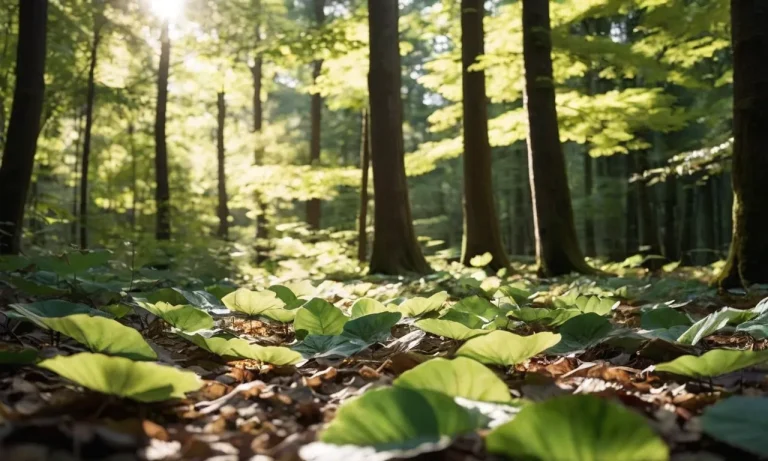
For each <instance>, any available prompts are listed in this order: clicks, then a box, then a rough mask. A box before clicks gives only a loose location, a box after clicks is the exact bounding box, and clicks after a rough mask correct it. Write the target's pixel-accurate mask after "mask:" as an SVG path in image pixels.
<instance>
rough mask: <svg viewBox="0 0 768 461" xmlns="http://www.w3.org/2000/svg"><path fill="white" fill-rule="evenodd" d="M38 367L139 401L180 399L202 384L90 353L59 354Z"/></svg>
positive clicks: (160, 368)
mask: <svg viewBox="0 0 768 461" xmlns="http://www.w3.org/2000/svg"><path fill="white" fill-rule="evenodd" d="M38 366H40V367H41V368H45V369H46V370H50V371H52V372H54V373H56V374H58V375H60V376H62V377H64V378H66V379H68V380H70V381H72V382H74V383H76V384H78V385H80V386H83V387H85V388H88V389H91V390H93V391H96V392H101V393H103V394H110V395H116V396H118V397H125V398H129V399H132V400H136V401H138V402H160V401H163V400H168V399H174V398H177V399H181V398H184V396H185V394H186V393H187V392H193V391H196V390H198V389H200V386H201V385H202V382H201V381H200V378H199V377H198V376H197V375H196V374H194V373H192V372H189V371H182V370H177V369H176V368H173V367H169V366H164V365H158V364H156V363H150V362H134V361H133V360H130V359H126V358H123V357H110V356H107V355H102V354H92V353H89V352H83V353H80V354H76V355H70V356H68V357H65V356H62V355H60V356H57V357H54V358H52V359H48V360H44V361H42V362H40V363H39V364H38Z"/></svg>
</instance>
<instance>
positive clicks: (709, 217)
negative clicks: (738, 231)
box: [699, 177, 718, 264]
mask: <svg viewBox="0 0 768 461" xmlns="http://www.w3.org/2000/svg"><path fill="white" fill-rule="evenodd" d="M714 192H715V191H714V182H713V178H711V177H710V178H709V179H708V180H707V182H706V184H704V185H702V186H701V187H700V188H699V193H700V194H701V211H702V213H701V214H702V225H701V226H700V229H701V242H702V245H703V248H702V249H703V250H704V251H703V252H702V261H701V262H702V264H712V263H713V262H715V261H717V259H718V258H717V257H716V256H715V255H716V254H717V242H716V240H715V239H716V235H715V227H716V226H717V224H718V221H717V217H716V216H717V215H716V214H715V197H714Z"/></svg>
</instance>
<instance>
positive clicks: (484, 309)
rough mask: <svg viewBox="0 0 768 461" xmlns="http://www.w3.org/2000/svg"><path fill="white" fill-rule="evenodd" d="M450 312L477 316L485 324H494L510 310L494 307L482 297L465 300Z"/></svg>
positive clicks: (454, 306)
mask: <svg viewBox="0 0 768 461" xmlns="http://www.w3.org/2000/svg"><path fill="white" fill-rule="evenodd" d="M450 310H451V311H455V312H463V313H467V314H470V315H474V316H477V317H478V318H479V319H481V320H482V322H483V323H485V324H488V323H491V322H493V321H494V320H495V319H496V318H497V317H499V316H502V315H505V314H506V313H507V311H508V309H504V310H502V309H500V308H498V307H496V306H494V305H493V304H492V303H491V302H490V301H488V300H487V299H485V298H481V297H480V296H471V297H469V298H464V299H462V300H461V301H459V302H458V303H456V304H454V305H453V306H452V307H451V309H450Z"/></svg>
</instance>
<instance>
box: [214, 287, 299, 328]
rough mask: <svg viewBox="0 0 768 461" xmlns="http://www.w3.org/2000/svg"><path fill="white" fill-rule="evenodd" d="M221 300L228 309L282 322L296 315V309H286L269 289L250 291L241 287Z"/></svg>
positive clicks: (288, 320)
mask: <svg viewBox="0 0 768 461" xmlns="http://www.w3.org/2000/svg"><path fill="white" fill-rule="evenodd" d="M221 302H223V303H224V305H225V306H227V308H228V309H229V310H231V311H235V312H242V313H243V314H245V315H248V316H251V317H256V316H262V317H267V318H270V319H272V320H275V321H278V322H282V323H288V322H291V321H293V319H294V318H295V317H296V311H294V310H289V309H286V308H285V303H284V302H283V300H281V299H280V298H278V297H277V293H275V292H274V291H271V290H264V291H251V290H246V289H245V288H241V289H239V290H237V291H234V292H232V293H230V294H228V295H227V296H225V297H224V299H222V300H221Z"/></svg>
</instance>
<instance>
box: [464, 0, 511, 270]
mask: <svg viewBox="0 0 768 461" xmlns="http://www.w3.org/2000/svg"><path fill="white" fill-rule="evenodd" d="M484 16H485V6H484V0H462V1H461V60H462V70H463V72H462V82H463V84H462V89H463V96H464V97H463V104H462V106H463V112H464V117H463V120H464V238H463V240H462V245H461V262H462V264H464V265H466V266H470V265H471V261H472V258H474V257H475V256H481V255H484V254H485V253H490V255H491V256H492V258H493V259H491V262H490V264H489V267H490V268H491V269H492V270H494V271H498V270H499V269H509V268H510V265H509V259H507V253H506V251H505V250H504V245H503V244H502V243H501V231H500V230H499V220H498V217H497V212H496V205H495V203H494V198H493V175H492V174H491V168H492V166H491V164H492V158H491V144H490V142H489V140H488V99H487V97H486V94H485V72H484V71H477V70H470V67H471V66H473V65H475V64H476V63H477V60H478V58H479V57H480V56H482V55H483V54H484V53H485V31H484V28H483V17H484Z"/></svg>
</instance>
